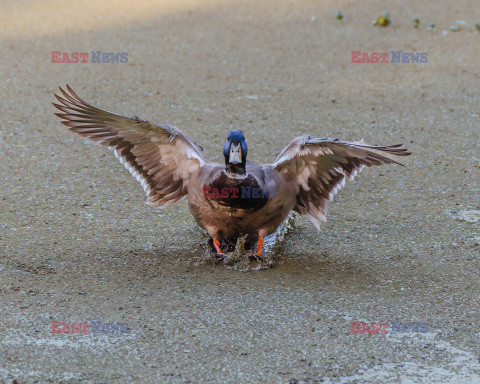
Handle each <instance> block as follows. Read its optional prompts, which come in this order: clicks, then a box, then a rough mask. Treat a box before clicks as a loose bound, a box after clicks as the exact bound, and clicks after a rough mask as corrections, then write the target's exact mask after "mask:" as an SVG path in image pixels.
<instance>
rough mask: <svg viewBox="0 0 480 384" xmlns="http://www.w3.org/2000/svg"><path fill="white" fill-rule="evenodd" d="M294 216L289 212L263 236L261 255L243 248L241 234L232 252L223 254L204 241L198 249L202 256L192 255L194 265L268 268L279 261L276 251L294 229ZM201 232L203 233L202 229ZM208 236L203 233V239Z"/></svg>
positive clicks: (245, 269) (253, 250)
mask: <svg viewBox="0 0 480 384" xmlns="http://www.w3.org/2000/svg"><path fill="white" fill-rule="evenodd" d="M295 216H296V214H295V213H294V212H292V213H290V214H289V215H288V217H287V218H286V219H285V221H284V222H283V223H282V224H280V226H279V227H278V228H277V230H276V231H275V232H274V233H272V234H271V235H268V236H266V237H265V239H264V242H263V254H262V255H261V256H257V255H256V250H255V249H249V250H247V249H245V242H246V237H247V236H242V237H240V238H239V239H238V240H237V244H236V245H235V249H234V250H233V251H232V252H225V253H223V254H218V253H212V252H211V250H210V247H209V246H208V245H207V244H205V243H206V242H204V243H203V244H202V247H201V248H202V249H201V250H200V251H201V253H202V256H200V257H194V259H195V262H194V265H200V264H204V263H210V264H213V265H223V266H225V267H226V268H228V269H231V270H234V271H241V272H249V271H258V270H261V269H270V268H272V267H274V266H275V265H277V264H278V263H279V258H278V254H277V251H278V249H279V248H280V247H281V244H282V242H283V239H284V238H285V235H286V234H287V233H288V232H290V231H291V230H293V229H294V227H295ZM202 233H204V234H205V232H204V231H203V230H202ZM208 238H209V236H208V234H205V239H208Z"/></svg>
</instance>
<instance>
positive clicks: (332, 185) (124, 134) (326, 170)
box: [52, 84, 411, 256]
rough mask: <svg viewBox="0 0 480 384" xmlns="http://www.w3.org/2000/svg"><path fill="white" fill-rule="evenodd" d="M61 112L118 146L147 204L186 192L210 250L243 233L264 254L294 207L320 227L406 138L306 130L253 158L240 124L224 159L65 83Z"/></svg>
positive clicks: (90, 134) (75, 128)
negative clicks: (366, 172) (270, 157)
mask: <svg viewBox="0 0 480 384" xmlns="http://www.w3.org/2000/svg"><path fill="white" fill-rule="evenodd" d="M54 95H55V97H56V99H57V100H58V102H59V103H60V104H57V103H52V104H53V105H54V107H55V108H56V109H57V110H59V111H60V112H56V113H55V115H56V116H58V117H59V118H60V119H61V123H62V124H63V125H65V126H67V127H68V129H69V130H70V131H72V132H75V133H77V134H79V135H80V136H83V137H86V138H88V139H90V140H93V141H94V142H96V143H97V144H99V145H100V146H102V147H107V148H109V149H111V150H113V152H114V154H115V156H116V157H117V158H118V160H119V161H120V162H121V163H122V164H123V165H124V166H125V167H126V168H127V169H128V170H129V171H130V173H131V174H132V176H134V177H135V178H136V179H137V181H138V182H139V183H140V184H141V186H142V187H143V189H144V191H145V193H146V203H147V204H149V205H151V206H155V207H163V208H164V207H167V206H170V205H171V204H173V203H175V202H177V201H179V200H181V199H183V198H186V199H187V202H188V208H189V210H190V212H191V214H192V215H193V218H194V219H195V221H196V223H197V224H198V225H199V226H200V227H201V228H203V229H204V230H205V231H206V232H207V233H208V235H209V237H210V239H209V244H210V245H211V246H212V252H214V253H217V254H223V253H224V252H227V251H231V249H232V247H234V246H235V244H236V242H237V240H238V239H239V238H240V237H244V238H245V239H246V242H245V246H246V248H247V249H252V248H253V249H254V251H255V250H256V255H259V256H260V255H262V252H263V242H264V238H265V237H266V236H267V235H269V234H272V233H274V232H275V230H276V229H277V228H278V227H279V226H280V225H281V224H282V223H283V222H284V221H285V220H286V219H287V217H288V216H289V214H290V213H291V212H292V211H293V212H297V213H300V214H302V215H307V216H308V217H309V218H310V220H311V221H312V223H313V225H314V226H315V227H316V228H317V229H320V225H321V223H322V222H324V221H326V214H327V205H328V203H329V202H331V201H332V200H333V198H334V196H335V195H336V194H337V193H338V191H339V190H340V189H341V188H343V186H344V185H345V181H346V180H347V179H353V178H354V177H355V176H356V175H357V174H358V173H359V172H360V171H361V170H362V169H363V168H364V167H370V166H374V165H382V164H399V165H402V164H401V163H399V162H398V161H397V158H398V157H400V156H408V155H410V154H411V152H408V150H407V149H406V148H404V147H403V146H402V144H395V145H388V146H374V145H369V144H366V143H364V142H363V141H354V142H348V141H343V140H340V139H338V138H321V137H317V136H314V135H302V136H299V137H296V138H294V139H293V140H292V141H291V142H290V143H289V144H288V145H287V146H286V147H285V148H283V149H282V150H281V151H280V153H279V154H278V155H277V156H276V158H275V160H274V161H273V163H271V164H263V165H259V164H256V163H254V162H252V161H249V160H247V155H248V146H247V143H246V140H245V135H244V133H243V132H242V131H241V130H238V129H237V130H232V131H230V132H229V134H228V136H227V138H226V141H225V143H224V145H223V156H224V159H225V162H224V164H221V163H214V162H211V161H208V160H207V159H206V158H205V155H204V153H203V148H202V147H201V146H200V145H198V144H197V143H196V142H194V141H193V140H192V139H191V138H190V137H189V136H187V135H186V134H184V133H183V132H182V131H181V130H180V129H178V128H176V127H174V126H172V125H169V124H155V123H152V122H149V121H147V120H143V119H141V118H139V117H137V116H134V117H126V116H122V115H118V114H114V113H111V112H107V111H105V110H102V109H99V108H97V107H95V106H93V105H91V104H89V103H87V102H86V101H84V100H83V99H82V98H80V97H79V96H78V95H77V94H76V93H75V92H74V90H73V89H72V88H71V87H70V86H69V85H68V84H67V85H66V90H64V89H63V88H61V87H59V91H57V92H56V93H55V94H54Z"/></svg>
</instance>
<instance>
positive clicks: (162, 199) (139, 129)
mask: <svg viewBox="0 0 480 384" xmlns="http://www.w3.org/2000/svg"><path fill="white" fill-rule="evenodd" d="M67 90H68V92H67V91H64V90H63V89H62V88H60V94H59V95H57V94H55V97H56V98H57V99H58V101H60V103H61V104H53V105H54V106H55V107H56V108H58V109H59V110H60V111H61V112H62V113H56V115H57V116H58V117H60V118H61V119H62V120H63V121H62V124H64V125H66V126H67V127H69V129H70V130H71V131H73V132H75V133H78V134H79V135H81V136H84V137H88V138H89V139H90V140H93V141H96V142H97V143H98V144H100V145H101V146H104V147H109V148H110V149H113V150H114V152H115V156H116V157H117V158H118V159H119V160H120V162H121V163H122V164H124V165H125V167H126V168H127V169H128V170H129V171H130V173H131V174H132V175H133V176H134V177H136V179H137V180H138V181H139V182H140V183H141V185H142V187H143V189H144V190H145V192H146V195H147V204H150V205H156V206H162V205H166V204H169V203H173V202H175V201H177V200H179V199H181V198H182V197H183V196H185V195H186V194H187V187H188V183H189V181H190V178H191V176H192V174H194V173H195V172H197V171H198V170H199V169H200V168H201V167H203V166H204V165H205V164H206V160H205V158H204V156H203V151H202V148H201V147H200V146H199V145H197V144H196V143H195V142H194V141H193V140H192V139H190V138H189V137H188V136H187V135H185V134H184V133H182V132H181V131H180V130H179V129H177V128H175V127H173V126H171V125H168V124H154V123H150V122H148V121H146V120H142V119H140V118H138V117H126V116H120V115H117V114H114V113H111V112H107V111H104V110H102V109H99V108H96V107H94V106H92V105H90V104H88V103H87V102H85V101H84V100H82V99H81V98H80V97H79V96H78V95H77V94H76V93H75V92H74V91H73V90H72V89H71V88H70V87H69V86H68V85H67Z"/></svg>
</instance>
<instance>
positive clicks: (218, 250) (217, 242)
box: [213, 237, 223, 254]
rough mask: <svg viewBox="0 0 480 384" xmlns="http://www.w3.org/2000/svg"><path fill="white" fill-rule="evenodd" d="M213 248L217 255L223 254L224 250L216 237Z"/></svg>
mask: <svg viewBox="0 0 480 384" xmlns="http://www.w3.org/2000/svg"><path fill="white" fill-rule="evenodd" d="M213 247H214V248H215V251H217V253H220V254H223V252H222V249H221V248H220V241H218V239H217V238H216V237H214V238H213Z"/></svg>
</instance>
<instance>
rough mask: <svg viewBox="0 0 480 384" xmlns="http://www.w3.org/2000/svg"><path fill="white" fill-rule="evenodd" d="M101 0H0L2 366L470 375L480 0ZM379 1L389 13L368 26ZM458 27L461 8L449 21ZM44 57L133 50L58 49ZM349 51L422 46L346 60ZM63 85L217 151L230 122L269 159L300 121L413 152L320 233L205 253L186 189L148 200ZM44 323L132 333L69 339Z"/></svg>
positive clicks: (305, 230)
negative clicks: (206, 256) (401, 325)
mask: <svg viewBox="0 0 480 384" xmlns="http://www.w3.org/2000/svg"><path fill="white" fill-rule="evenodd" d="M102 4H103V5H96V2H93V1H86V2H82V3H78V4H77V3H76V4H75V5H73V4H70V3H69V2H66V1H60V0H56V1H55V0H52V1H41V2H32V1H23V0H22V1H4V2H2V12H1V13H0V21H1V24H2V31H1V32H0V41H1V43H0V44H1V46H2V54H1V55H0V72H1V78H2V80H3V86H2V89H1V90H0V92H1V96H2V100H3V102H2V106H3V108H2V115H1V118H0V153H1V154H2V161H1V162H0V180H2V187H1V189H0V255H1V258H0V302H1V305H0V319H1V326H0V382H6V383H13V382H18V383H24V382H27V383H33V382H36V381H39V382H55V383H58V382H64V383H80V382H82V383H104V382H105V383H116V382H119V383H127V382H145V383H148V382H166V383H183V382H189V383H218V382H229V383H239V382H243V383H258V382H262V383H263V382H264V383H297V382H299V383H313V382H326V383H398V382H402V383H425V382H441V383H477V382H479V381H480V363H479V358H480V348H479V342H478V340H479V323H480V308H479V297H480V296H479V295H480V289H479V284H478V281H479V273H480V268H479V267H480V197H479V196H480V195H479V191H480V186H479V180H480V154H479V149H478V148H479V145H480V139H479V131H480V130H479V128H480V107H479V101H480V99H479V96H478V89H479V86H480V66H479V53H478V52H479V47H480V40H479V39H480V33H479V32H478V31H476V30H475V27H474V25H473V24H474V23H475V22H477V21H480V9H479V8H478V6H476V5H477V4H476V2H474V1H472V0H470V1H458V2H454V1H450V2H449V1H437V2H434V3H427V2H423V3H421V4H417V2H416V1H390V2H388V3H387V4H386V3H385V2H381V1H368V2H366V3H365V4H362V5H359V4H356V3H354V2H347V1H337V2H334V1H325V2H314V1H296V2H293V1H283V0H280V1H260V2H256V1H243V0H242V1H239V2H233V1H227V2H217V1H210V2H200V1H180V2H174V1H171V2H164V3H162V4H160V5H156V4H155V2H154V1H151V2H150V1H140V2H136V3H131V4H130V2H127V1H118V2H113V1H106V2H104V3H102ZM132 4H135V5H132ZM385 9H387V10H388V12H389V15H390V17H391V19H392V25H390V26H389V27H387V28H380V27H373V26H372V20H373V19H375V18H376V17H377V16H379V15H380V14H381V13H382V12H383V11H384V10H385ZM338 10H342V12H343V14H344V20H343V21H338V20H336V19H335V17H334V14H335V12H336V11H338ZM414 16H419V17H420V21H421V22H420V28H418V29H415V28H413V24H412V21H411V20H412V17H414ZM455 20H465V21H466V23H467V24H466V25H465V26H462V25H460V27H461V29H462V30H461V31H459V32H448V33H447V34H443V33H442V31H443V30H444V29H449V27H450V26H451V25H452V24H453V23H454V22H455ZM429 22H434V23H435V24H436V28H435V29H434V30H433V31H430V30H428V28H427V25H428V23H429ZM52 50H58V51H62V52H70V53H71V52H90V51H92V50H101V51H103V52H127V53H128V63H124V64H120V63H119V64H93V63H84V64H66V63H65V64H62V63H57V64H54V63H51V62H50V61H51V51H52ZM353 50H356V51H363V52H390V51H392V50H401V51H403V52H428V63H426V64H373V63H372V64H352V63H351V51H353ZM65 83H69V84H70V85H71V86H72V87H73V88H74V89H75V90H76V91H77V92H78V93H79V94H80V95H81V96H82V97H84V98H85V99H86V100H87V101H89V102H91V103H93V104H94V105H98V106H99V107H101V108H104V109H107V110H110V111H112V112H116V113H120V114H125V115H128V116H133V115H138V116H140V117H142V118H144V119H148V120H152V121H154V122H159V123H160V122H168V123H170V124H173V125H175V126H177V127H179V128H180V129H182V130H183V131H184V132H185V133H187V134H188V135H190V136H191V137H192V138H193V139H194V140H195V141H196V142H198V143H199V144H201V145H202V146H203V147H204V151H205V153H206V155H207V157H208V158H210V159H212V160H215V161H221V156H222V145H223V141H224V140H225V137H226V135H227V132H228V131H229V130H230V129H242V130H243V131H244V132H245V134H246V138H247V142H248V145H249V159H250V160H253V161H257V162H271V161H272V160H273V159H274V156H275V155H276V154H277V153H278V152H279V151H280V150H281V148H283V147H284V146H285V145H287V144H288V143H289V142H290V140H291V139H292V138H293V137H295V136H299V135H302V134H305V133H311V134H314V135H318V136H322V137H323V136H325V137H339V138H342V139H345V140H358V139H361V138H364V139H365V141H366V142H368V143H371V144H395V143H398V142H403V143H404V144H405V145H406V146H407V147H408V148H409V149H411V150H412V151H413V153H414V154H413V155H412V156H410V158H408V159H405V161H404V163H405V165H406V166H405V167H400V166H384V167H382V168H372V169H366V170H364V171H363V172H362V173H361V174H360V175H359V176H358V177H357V178H356V179H355V181H353V182H350V183H347V185H346V187H345V188H344V189H343V190H342V191H341V192H340V194H339V195H337V197H336V199H335V202H334V203H333V204H331V206H330V211H329V215H328V221H327V223H326V224H325V225H323V227H322V230H321V232H320V233H318V232H317V231H316V230H315V229H314V227H313V226H312V225H311V223H310V221H309V220H308V219H306V218H298V219H297V220H296V228H295V230H294V231H292V232H290V233H289V234H288V235H287V236H286V237H285V240H284V241H283V242H282V244H281V246H279V247H278V249H277V251H276V254H275V256H276V257H277V258H278V265H277V266H276V267H275V268H273V269H270V270H262V271H255V272H247V273H244V272H239V271H233V270H229V269H227V268H225V267H223V266H221V265H218V266H211V265H209V264H208V263H200V264H198V263H196V261H197V260H198V257H201V255H203V252H204V244H205V239H204V237H203V236H202V234H201V232H200V231H199V230H198V229H197V228H196V227H195V224H194V221H193V218H192V217H191V216H190V214H189V212H188V209H187V206H186V203H185V202H180V203H178V204H177V205H175V206H174V207H171V208H169V209H166V210H163V211H160V210H156V209H153V208H151V207H148V206H147V205H145V204H144V193H143V190H142V188H141V187H140V185H139V184H138V183H137V182H136V181H135V179H133V178H132V177H131V176H130V175H129V173H128V171H127V170H125V169H124V167H123V166H122V165H121V164H119V163H118V161H117V160H116V159H115V157H114V156H113V154H112V153H111V152H110V151H108V150H106V149H102V148H99V147H97V146H96V145H94V144H93V143H91V142H89V141H87V140H85V139H83V138H81V137H77V136H76V135H74V134H72V133H70V132H68V131H67V130H66V129H64V127H63V126H62V125H60V123H59V121H58V119H57V118H56V117H55V116H54V115H53V112H54V109H53V107H52V106H51V104H50V103H51V102H53V101H54V97H53V92H54V91H55V90H56V87H57V86H58V85H64V84H65ZM51 321H61V322H67V323H69V324H71V323H73V322H82V321H87V322H90V321H102V322H111V323H127V324H128V328H129V332H128V333H127V334H103V333H99V334H92V333H91V332H90V333H88V334H55V333H52V332H51V330H52V327H51ZM352 321H362V322H367V323H369V324H371V323H375V322H382V323H390V324H391V323H392V322H394V321H400V322H415V323H426V324H427V325H428V332H409V333H392V332H388V333H384V334H382V333H371V334H356V333H352V325H351V324H352ZM390 330H391V328H390ZM14 380H16V381H14Z"/></svg>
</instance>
